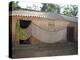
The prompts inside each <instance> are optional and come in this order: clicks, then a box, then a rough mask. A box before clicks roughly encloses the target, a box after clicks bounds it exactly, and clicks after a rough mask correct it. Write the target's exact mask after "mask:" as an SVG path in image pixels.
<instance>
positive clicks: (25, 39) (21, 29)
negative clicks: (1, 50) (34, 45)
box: [16, 20, 31, 45]
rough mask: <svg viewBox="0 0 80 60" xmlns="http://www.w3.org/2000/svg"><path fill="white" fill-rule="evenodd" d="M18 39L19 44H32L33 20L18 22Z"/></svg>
mask: <svg viewBox="0 0 80 60" xmlns="http://www.w3.org/2000/svg"><path fill="white" fill-rule="evenodd" d="M17 25H18V26H16V27H17V35H18V36H17V37H18V40H19V44H20V45H22V44H31V40H30V38H31V31H30V29H31V28H30V25H31V20H19V21H18V22H17Z"/></svg>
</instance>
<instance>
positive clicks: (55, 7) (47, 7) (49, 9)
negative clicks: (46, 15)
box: [41, 3, 60, 13]
mask: <svg viewBox="0 0 80 60" xmlns="http://www.w3.org/2000/svg"><path fill="white" fill-rule="evenodd" d="M42 4H43V7H42V8H41V11H44V12H55V13H60V6H59V5H54V4H46V3H42Z"/></svg>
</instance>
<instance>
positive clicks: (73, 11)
mask: <svg viewBox="0 0 80 60" xmlns="http://www.w3.org/2000/svg"><path fill="white" fill-rule="evenodd" d="M77 13H78V7H77V6H76V5H70V6H69V5H68V6H67V7H65V8H64V11H63V14H64V15H68V16H76V15H77Z"/></svg>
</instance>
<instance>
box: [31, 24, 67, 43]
mask: <svg viewBox="0 0 80 60" xmlns="http://www.w3.org/2000/svg"><path fill="white" fill-rule="evenodd" d="M31 28H32V35H33V36H34V37H36V38H37V39H38V40H40V41H42V42H46V43H55V42H58V41H60V40H63V39H65V36H66V28H65V29H63V30H60V31H57V32H50V31H46V30H43V29H41V28H39V27H38V26H36V25H35V24H33V23H32V24H31Z"/></svg>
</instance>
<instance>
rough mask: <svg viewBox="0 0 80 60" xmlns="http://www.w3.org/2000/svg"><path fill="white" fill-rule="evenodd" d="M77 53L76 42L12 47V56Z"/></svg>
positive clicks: (25, 56)
mask: <svg viewBox="0 0 80 60" xmlns="http://www.w3.org/2000/svg"><path fill="white" fill-rule="evenodd" d="M77 54H78V46H77V44H76V43H71V42H64V41H60V42H57V43H53V44H46V43H42V44H39V45H20V46H18V47H16V48H13V49H12V57H13V58H29V57H47V56H63V55H77Z"/></svg>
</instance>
